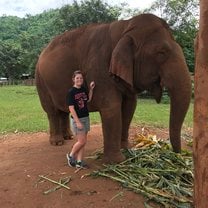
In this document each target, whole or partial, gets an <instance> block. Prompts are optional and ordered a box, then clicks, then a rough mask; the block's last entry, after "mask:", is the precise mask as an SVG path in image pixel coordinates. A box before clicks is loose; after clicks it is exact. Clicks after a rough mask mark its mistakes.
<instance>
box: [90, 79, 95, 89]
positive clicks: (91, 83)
mask: <svg viewBox="0 0 208 208" xmlns="http://www.w3.org/2000/svg"><path fill="white" fill-rule="evenodd" d="M94 87H95V82H94V81H92V82H90V89H91V90H93V89H94Z"/></svg>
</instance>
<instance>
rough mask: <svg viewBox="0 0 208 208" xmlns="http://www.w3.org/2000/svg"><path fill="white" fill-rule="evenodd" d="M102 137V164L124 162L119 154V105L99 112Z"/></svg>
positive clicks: (123, 158)
mask: <svg viewBox="0 0 208 208" xmlns="http://www.w3.org/2000/svg"><path fill="white" fill-rule="evenodd" d="M100 113H101V120H102V128H103V136H104V158H103V159H104V162H107V163H118V162H121V161H123V160H125V157H124V155H123V154H122V153H121V152H120V148H121V131H122V121H121V104H120V103H119V104H118V105H116V106H114V107H108V108H107V109H103V110H102V111H101V112H100Z"/></svg>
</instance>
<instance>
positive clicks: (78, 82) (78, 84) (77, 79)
mask: <svg viewBox="0 0 208 208" xmlns="http://www.w3.org/2000/svg"><path fill="white" fill-rule="evenodd" d="M73 82H74V86H75V87H81V86H82V84H83V76H82V74H77V75H76V76H75V77H74V78H73Z"/></svg>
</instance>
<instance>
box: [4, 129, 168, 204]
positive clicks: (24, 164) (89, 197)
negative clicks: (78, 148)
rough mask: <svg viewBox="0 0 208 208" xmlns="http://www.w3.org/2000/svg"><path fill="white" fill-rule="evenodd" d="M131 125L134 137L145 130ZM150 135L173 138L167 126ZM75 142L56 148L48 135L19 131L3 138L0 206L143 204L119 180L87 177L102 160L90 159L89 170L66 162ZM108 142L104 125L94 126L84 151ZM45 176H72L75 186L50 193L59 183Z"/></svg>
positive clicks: (141, 200)
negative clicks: (104, 140) (74, 166)
mask: <svg viewBox="0 0 208 208" xmlns="http://www.w3.org/2000/svg"><path fill="white" fill-rule="evenodd" d="M139 128H140V127H138V128H131V129H130V140H131V138H133V136H134V134H135V133H136V132H138V131H140V129H139ZM149 131H150V132H151V134H156V135H157V137H159V138H165V139H166V138H168V131H167V130H165V129H155V128H154V129H153V128H149ZM73 143H74V140H68V141H66V142H65V145H63V146H51V145H50V144H49V141H48V134H47V133H45V132H39V133H31V134H28V133H27V134H26V133H16V134H8V135H2V136H0V206H1V207H3V208H33V207H34V208H59V207H60V208H97V207H99V208H111V207H114V208H144V201H145V199H144V198H143V197H142V196H141V195H139V194H136V193H134V192H132V191H130V190H127V189H126V188H123V187H122V186H121V185H120V184H118V183H117V182H114V181H111V180H109V179H106V178H101V177H99V178H93V177H83V176H84V175H85V174H88V173H90V172H92V171H93V170H97V169H99V168H101V167H102V162H101V160H95V159H92V158H86V162H87V164H88V165H89V166H90V169H87V170H80V171H78V172H76V169H75V168H70V167H68V166H67V161H66V157H65V154H66V153H67V152H68V151H69V150H70V148H71V146H72V144H73ZM102 146H103V137H102V130H101V126H100V125H94V126H92V127H91V131H90V133H89V136H88V143H87V146H86V152H85V155H86V156H89V155H92V154H93V153H94V152H95V151H96V150H99V149H101V148H102ZM40 175H46V176H47V177H48V178H50V179H53V180H56V181H58V180H59V179H60V178H63V177H66V176H71V181H70V182H69V183H68V184H67V185H68V186H69V187H70V190H67V189H65V188H61V189H59V190H56V191H54V192H51V193H49V194H47V195H45V194H43V192H44V191H46V190H48V189H51V188H52V187H55V186H56V185H55V184H53V183H51V182H49V181H44V180H40V177H39V176H40Z"/></svg>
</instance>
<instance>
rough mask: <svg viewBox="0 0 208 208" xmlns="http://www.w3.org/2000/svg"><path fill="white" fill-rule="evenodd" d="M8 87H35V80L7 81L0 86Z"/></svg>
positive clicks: (0, 83)
mask: <svg viewBox="0 0 208 208" xmlns="http://www.w3.org/2000/svg"><path fill="white" fill-rule="evenodd" d="M7 85H26V86H33V85H35V79H25V80H7V81H4V82H0V86H1V87H2V86H7Z"/></svg>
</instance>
